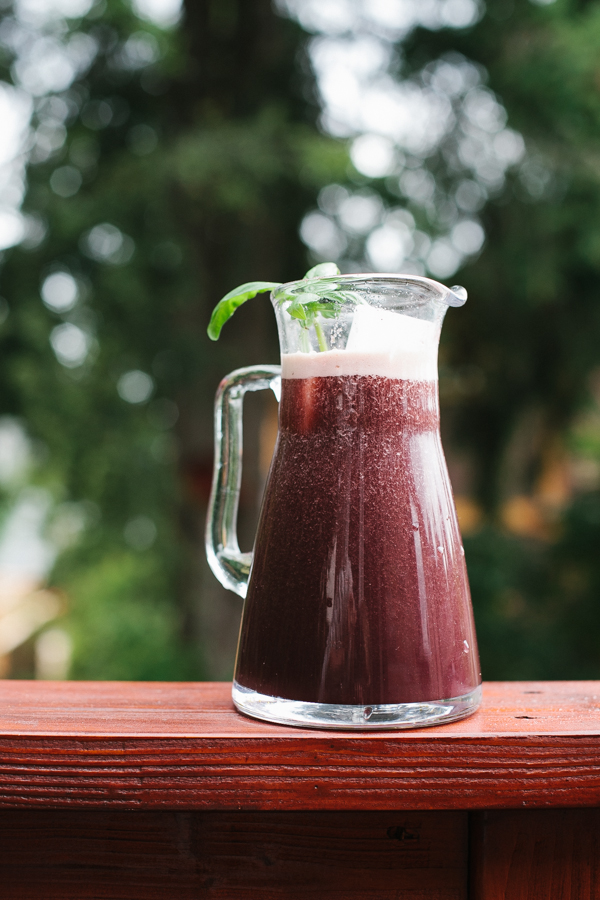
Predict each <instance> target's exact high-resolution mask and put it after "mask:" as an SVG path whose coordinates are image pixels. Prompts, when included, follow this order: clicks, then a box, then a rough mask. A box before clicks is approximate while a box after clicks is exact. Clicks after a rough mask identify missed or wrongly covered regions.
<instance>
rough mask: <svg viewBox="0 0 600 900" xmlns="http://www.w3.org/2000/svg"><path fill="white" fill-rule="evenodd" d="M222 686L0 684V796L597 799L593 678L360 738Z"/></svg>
mask: <svg viewBox="0 0 600 900" xmlns="http://www.w3.org/2000/svg"><path fill="white" fill-rule="evenodd" d="M229 691H230V685H228V684H164V683H160V684H149V683H143V684H132V683H123V684H118V683H98V682H95V683H81V682H79V683H78V682H66V683H58V684H57V683H44V682H18V681H4V682H0V806H3V807H20V806H36V807H43V806H52V807H73V806H75V807H77V806H79V807H96V808H110V807H112V808H123V809H153V808H163V809H190V810H191V809H198V810H200V809H205V810H210V809H212V810H226V809H246V810H251V809H262V810H301V809H304V810H319V809H323V810H326V809H329V810H342V809H347V810H361V809H363V810H368V809H371V810H392V809H415V810H416V809H486V808H496V807H506V808H510V807H522V806H532V807H535V806H538V807H569V806H600V753H599V750H600V683H598V682H570V683H569V682H545V683H518V682H516V683H505V684H500V683H496V684H487V685H485V688H484V704H483V708H482V710H481V711H480V712H478V713H476V714H475V715H474V716H472V717H471V718H469V719H464V720H463V721H462V722H456V723H453V724H450V725H445V726H441V727H436V728H428V729H415V730H412V731H404V732H402V731H401V732H379V733H376V732H364V733H362V734H357V733H353V732H328V731H310V730H303V729H295V728H286V727H283V726H277V725H268V724H267V723H262V722H257V721H253V720H251V719H246V718H244V717H243V716H240V715H238V714H237V713H236V712H235V711H234V709H233V707H232V705H231V700H230V695H229Z"/></svg>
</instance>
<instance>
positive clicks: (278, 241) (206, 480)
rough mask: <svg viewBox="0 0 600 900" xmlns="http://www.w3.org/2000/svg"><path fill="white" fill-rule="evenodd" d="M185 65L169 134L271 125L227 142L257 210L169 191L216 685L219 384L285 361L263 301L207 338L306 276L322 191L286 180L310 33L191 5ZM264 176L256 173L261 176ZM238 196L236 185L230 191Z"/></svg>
mask: <svg viewBox="0 0 600 900" xmlns="http://www.w3.org/2000/svg"><path fill="white" fill-rule="evenodd" d="M182 33H183V34H184V35H185V36H186V39H187V45H188V53H189V58H188V59H189V62H188V65H187V67H186V69H185V72H184V73H183V75H182V76H181V77H180V79H179V80H178V82H177V83H176V85H175V86H174V89H173V101H174V103H173V120H174V121H173V126H174V128H175V129H181V128H182V127H183V128H184V129H185V130H186V131H188V130H190V129H191V130H193V131H194V132H195V133H197V134H199V135H201V134H202V133H205V134H206V133H211V134H213V135H216V136H217V138H218V135H219V133H220V132H222V133H223V134H224V135H225V134H228V133H229V132H230V131H231V129H232V127H233V128H235V127H236V126H241V128H243V129H248V130H253V129H256V128H257V127H258V128H259V130H260V128H261V122H264V121H265V120H267V119H269V118H270V119H272V120H273V121H274V125H273V127H272V128H271V129H269V128H268V127H267V128H266V129H265V136H264V140H262V141H260V140H259V145H258V148H255V149H254V150H253V151H251V150H248V151H245V150H244V146H243V132H242V130H240V132H239V133H240V143H239V144H238V146H235V138H234V139H233V144H234V146H231V144H230V143H229V144H228V152H229V153H230V154H231V158H232V165H233V166H234V168H235V167H236V166H239V167H240V168H241V167H244V165H245V164H246V163H247V162H248V160H246V159H244V154H245V152H248V153H250V152H258V153H259V154H260V156H261V159H260V160H259V163H258V167H257V169H260V170H261V171H263V172H265V173H266V175H265V177H264V180H263V181H262V182H261V175H260V174H259V175H258V176H257V177H256V179H255V181H254V183H253V184H251V185H250V190H249V191H248V194H249V198H250V202H247V201H246V200H244V199H242V200H240V201H238V200H237V198H234V199H233V200H232V201H231V202H229V203H228V202H227V200H225V202H223V194H224V193H226V191H227V188H228V186H227V185H226V184H222V185H219V186H218V187H220V188H222V189H223V190H222V192H220V191H219V189H218V188H217V189H216V190H215V184H214V183H213V182H212V181H210V180H209V181H208V182H206V183H204V184H203V185H202V188H201V190H200V191H199V192H192V193H190V192H187V191H185V190H181V187H180V186H177V185H176V186H175V187H174V189H173V202H174V204H175V209H176V215H177V218H178V220H179V222H180V224H181V225H182V227H183V229H184V231H185V233H186V235H187V239H188V241H189V244H190V246H191V248H192V256H193V260H194V265H195V270H196V281H197V285H198V294H197V296H196V297H193V298H189V300H190V302H189V304H188V305H187V306H186V307H185V308H184V309H183V310H182V311H180V314H179V318H178V321H177V328H178V329H179V332H180V336H179V341H178V343H179V342H180V343H181V344H182V345H185V344H189V339H190V335H193V344H194V346H193V348H190V355H191V356H193V357H194V358H193V359H190V360H189V366H188V371H189V373H190V375H191V377H189V376H188V379H186V381H185V383H182V384H181V385H180V388H179V396H178V398H177V399H178V403H179V407H180V410H181V415H180V419H179V422H178V427H177V440H178V444H179V458H180V472H181V478H182V492H181V507H180V516H179V518H180V523H181V532H182V535H183V538H184V541H185V546H186V548H187V553H186V556H187V560H188V562H187V564H186V566H185V571H184V573H183V576H182V583H181V588H180V589H181V595H182V596H181V599H182V602H183V604H184V608H185V611H186V614H185V619H186V629H187V631H188V636H191V637H192V638H193V639H194V640H195V641H197V642H199V643H200V644H201V646H202V647H203V648H204V652H205V654H206V658H207V659H206V661H207V666H208V675H209V677H214V678H222V677H228V676H229V675H230V674H231V669H232V665H233V659H234V653H235V645H236V640H237V632H238V628H239V617H240V614H241V607H242V603H241V600H240V598H238V597H237V596H235V595H233V594H232V593H230V592H227V591H225V590H224V589H223V588H221V586H220V585H219V584H218V583H217V581H216V579H215V578H214V576H213V575H212V573H211V572H210V570H209V569H208V566H207V563H206V559H205V553H204V546H203V543H204V538H203V536H204V525H205V517H206V504H207V500H208V491H209V487H210V474H211V470H212V445H213V422H212V419H213V397H214V391H215V390H216V387H217V385H218V382H219V380H220V379H221V378H222V377H223V376H224V375H225V374H226V373H227V372H228V371H230V370H231V369H233V368H239V367H240V366H246V365H252V364H257V363H265V362H277V361H278V355H277V339H276V332H275V325H274V319H273V316H272V312H271V310H270V308H269V306H270V304H269V303H268V302H267V301H266V300H265V299H263V300H260V301H255V302H254V304H249V306H248V307H245V308H244V309H242V310H240V312H239V313H238V314H237V315H236V317H235V319H234V320H233V321H232V322H231V323H228V325H227V327H226V328H225V330H224V333H223V336H222V338H221V341H220V342H219V344H218V345H216V346H215V345H211V344H210V343H209V341H208V340H207V338H206V325H207V323H208V319H209V317H210V312H211V310H212V308H213V306H214V305H215V303H216V302H217V301H218V299H219V298H220V297H221V296H222V295H223V294H225V293H226V292H227V291H228V290H230V289H231V288H232V287H233V286H235V284H237V283H240V282H244V281H251V280H254V279H264V280H278V279H279V280H282V281H285V280H290V279H292V278H295V277H299V276H300V275H301V274H302V273H303V272H304V269H305V265H304V262H305V260H304V255H305V251H304V248H303V247H302V245H301V243H300V241H299V238H298V234H297V229H298V224H299V221H300V219H301V217H302V214H303V212H304V211H305V210H306V209H307V208H308V207H309V206H310V205H311V203H314V191H310V190H307V189H306V188H304V187H303V186H302V184H301V183H300V182H299V181H298V180H297V179H296V180H295V181H294V180H293V176H292V177H288V175H287V173H285V171H283V172H282V173H281V175H280V176H279V177H277V178H275V179H272V178H271V176H270V174H269V170H270V169H272V170H273V171H279V170H280V168H281V157H282V155H285V154H286V153H287V152H288V151H287V147H286V141H287V135H286V130H287V129H288V128H290V127H293V126H294V125H299V124H304V123H311V124H312V122H313V121H314V116H315V111H316V110H315V107H314V105H313V106H312V107H311V105H310V103H308V102H306V100H304V99H303V98H302V96H296V95H295V87H296V85H295V82H296V81H298V74H297V70H296V65H297V58H298V55H299V53H300V51H301V42H302V38H303V35H302V33H301V32H300V30H299V29H298V27H297V26H296V25H294V24H293V23H291V22H290V21H288V20H285V19H282V18H281V17H279V16H277V15H276V14H275V12H274V10H273V7H272V4H271V2H270V0H188V2H187V3H186V5H185V23H184V26H183V29H182ZM255 171H256V169H255ZM229 188H230V189H231V190H234V189H235V188H234V186H233V185H231V184H230V185H229ZM262 408H263V404H261V402H260V401H259V402H252V403H247V404H246V412H245V429H244V430H245V447H244V484H243V490H242V496H241V502H240V543H241V545H242V546H243V547H244V549H250V548H251V545H252V540H253V534H254V529H255V524H256V516H257V509H258V493H259V486H260V484H261V473H260V472H259V452H258V444H259V429H260V422H261V416H262V412H261V411H262Z"/></svg>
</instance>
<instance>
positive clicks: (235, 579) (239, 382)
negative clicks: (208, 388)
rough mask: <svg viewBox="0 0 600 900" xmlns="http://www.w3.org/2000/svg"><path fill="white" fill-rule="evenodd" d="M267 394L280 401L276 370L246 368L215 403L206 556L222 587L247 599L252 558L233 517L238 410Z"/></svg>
mask: <svg viewBox="0 0 600 900" xmlns="http://www.w3.org/2000/svg"><path fill="white" fill-rule="evenodd" d="M266 388H270V389H271V390H272V391H273V393H274V394H275V397H276V398H277V400H278V401H279V397H280V393H281V367H280V366H248V367H247V368H245V369H236V370H235V372H231V373H230V374H229V375H227V376H226V377H225V378H224V379H223V381H222V382H221V384H220V385H219V388H218V390H217V395H216V397H215V467H214V472H213V481H212V488H211V492H210V501H209V504H208V518H207V522H206V555H207V557H208V564H209V566H210V567H211V569H212V570H213V572H214V574H215V576H216V577H217V579H218V580H219V581H220V582H221V584H222V585H223V586H224V587H226V588H228V589H229V590H230V591H234V592H235V593H236V594H239V595H240V597H245V596H246V592H247V590H248V579H249V578H250V568H251V566H252V556H253V554H252V553H242V552H241V551H240V547H239V544H238V538H237V514H238V504H239V500H240V486H241V483H242V434H243V431H242V405H243V400H244V394H245V393H246V391H262V390H265V389H266Z"/></svg>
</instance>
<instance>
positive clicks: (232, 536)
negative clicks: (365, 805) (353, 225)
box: [206, 275, 481, 729]
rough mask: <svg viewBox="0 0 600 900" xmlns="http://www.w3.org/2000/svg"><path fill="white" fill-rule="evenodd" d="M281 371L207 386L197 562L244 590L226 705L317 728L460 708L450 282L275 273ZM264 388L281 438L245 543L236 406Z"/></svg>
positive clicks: (457, 291) (463, 626)
mask: <svg viewBox="0 0 600 900" xmlns="http://www.w3.org/2000/svg"><path fill="white" fill-rule="evenodd" d="M271 299H272V302H273V306H274V308H275V312H276V315H277V324H278V329H279V338H280V343H281V369H280V367H279V366H257V367H251V368H247V369H239V370H238V371H236V372H233V373H232V374H231V375H229V376H228V377H227V378H225V379H224V380H223V382H222V383H221V385H220V387H219V390H218V392H217V398H216V428H215V430H216V453H215V472H214V479H213V489H212V496H211V501H210V508H209V516H208V524H207V535H206V537H207V554H208V560H209V563H210V565H211V568H212V570H213V572H214V573H215V575H216V577H217V578H218V579H219V581H221V583H222V584H224V585H225V587H227V588H229V589H230V590H233V591H235V592H236V593H238V594H240V595H241V596H242V597H245V603H244V610H243V616H242V624H241V630H240V638H239V644H238V652H237V659H236V666H235V676H234V683H233V701H234V704H235V706H236V707H237V709H238V710H239V711H240V712H242V713H246V714H247V715H250V716H254V717H257V718H260V719H266V720H269V721H272V722H280V723H284V724H288V725H300V726H304V727H319V728H345V729H380V728H414V727H416V726H423V725H433V724H436V723H441V722H451V721H453V720H455V719H459V718H462V717H463V716H467V715H469V714H470V713H472V712H474V711H475V710H476V709H477V707H478V705H479V703H480V696H481V687H480V682H481V677H480V670H479V659H478V653H477V643H476V638H475V629H474V623H473V614H472V609H471V600H470V594H469V584H468V580H467V572H466V567H465V560H464V550H463V546H462V541H461V537H460V532H459V528H458V523H457V519H456V511H455V508H454V501H453V497H452V489H451V486H450V481H449V478H448V472H447V469H446V463H445V460H444V455H443V450H442V445H441V440H440V431H439V402H438V384H437V349H438V341H439V335H440V329H441V325H442V321H443V318H444V315H445V313H446V310H447V308H448V306H461V305H462V304H463V303H464V302H465V300H466V291H465V290H464V288H459V287H456V288H453V289H449V288H447V287H445V286H444V285H441V284H438V283H437V282H434V281H431V280H429V279H427V278H420V277H412V276H405V275H398V276H393V275H362V276H356V275H350V276H348V275H345V276H337V277H334V278H322V279H318V281H298V282H292V283H290V284H285V285H281V286H280V287H279V288H278V289H277V290H275V291H274V292H273V293H272V295H271ZM262 388H271V390H273V392H274V393H275V395H276V396H277V398H278V399H279V393H280V391H281V402H280V407H279V433H278V438H277V443H276V446H275V451H274V454H273V460H272V462H271V468H270V472H269V477H268V480H267V484H266V488H265V493H264V498H263V504H262V510H261V515H260V520H259V525H258V531H257V535H256V542H255V548H254V552H253V553H241V552H240V550H239V547H238V542H237V535H236V517H237V507H238V498H239V490H240V479H241V456H242V402H243V395H244V393H245V392H246V391H249V390H250V391H254V390H260V389H262Z"/></svg>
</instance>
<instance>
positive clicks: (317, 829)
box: [0, 810, 467, 900]
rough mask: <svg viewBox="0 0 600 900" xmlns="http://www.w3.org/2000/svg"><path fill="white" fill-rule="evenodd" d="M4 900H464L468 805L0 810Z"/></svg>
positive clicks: (0, 872) (0, 875)
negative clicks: (365, 809) (426, 808)
mask: <svg viewBox="0 0 600 900" xmlns="http://www.w3.org/2000/svg"><path fill="white" fill-rule="evenodd" d="M0 885H2V887H1V888H0V895H1V896H2V897H3V898H6V900H39V898H40V897H43V898H44V900H86V898H110V900H138V898H139V900H163V898H164V900H172V898H173V897H176V898H177V900H188V898H189V900H192V898H194V900H196V898H207V900H208V898H211V900H213V898H215V900H216V898H219V900H224V898H227V900H256V898H259V897H260V898H261V900H283V898H289V900H304V898H313V900H316V898H321V897H328V898H329V897H331V898H333V900H336V898H337V900H342V898H343V900H346V898H348V900H352V898H361V900H400V898H410V900H466V896H467V815H466V813H460V812H434V813H432V812H422V813H405V812H395V813H373V812H370V813H356V812H354V813H335V812H334V813H332V812H318V813H306V812H300V813H186V812H180V813H175V812H139V811H132V812H123V811H120V812H105V811H89V810H87V811H80V810H68V811H64V810H61V811H51V810H3V811H1V812H0Z"/></svg>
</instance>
